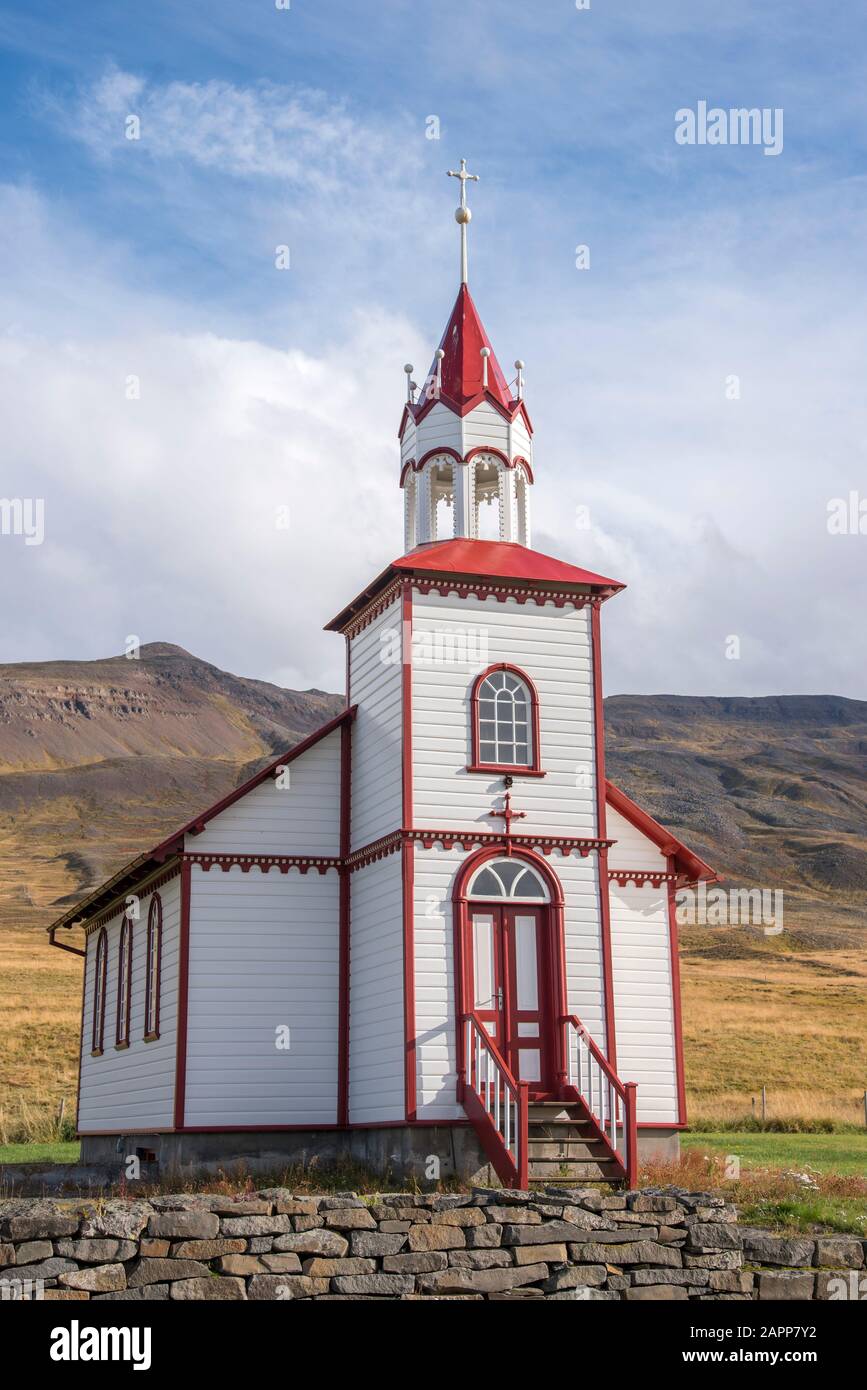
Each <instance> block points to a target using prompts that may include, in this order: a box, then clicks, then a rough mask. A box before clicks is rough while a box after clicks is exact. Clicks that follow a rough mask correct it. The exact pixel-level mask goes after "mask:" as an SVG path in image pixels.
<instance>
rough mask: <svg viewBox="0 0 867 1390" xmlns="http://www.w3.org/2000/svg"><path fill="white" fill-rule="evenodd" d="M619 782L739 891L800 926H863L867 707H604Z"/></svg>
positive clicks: (745, 702)
mask: <svg viewBox="0 0 867 1390" xmlns="http://www.w3.org/2000/svg"><path fill="white" fill-rule="evenodd" d="M605 717H606V728H607V760H608V771H609V775H610V776H611V777H612V778H613V780H615V781H617V782H619V783H620V784H621V785H622V786H623V788H624V790H625V791H627V792H628V793H629V794H630V795H631V796H634V797H635V799H636V800H637V801H640V802H641V804H642V805H643V806H646V807H647V809H648V810H649V811H650V812H651V814H652V815H654V816H656V817H657V819H659V820H661V821H662V822H663V823H664V824H665V825H667V826H668V827H669V828H670V829H672V830H674V831H675V832H676V833H677V834H679V835H681V837H682V838H683V839H685V840H687V841H688V842H689V844H690V846H691V847H692V848H693V849H695V850H696V851H697V852H698V853H699V854H701V855H702V856H703V857H705V858H707V860H708V861H709V862H710V863H711V864H712V865H714V867H715V868H717V869H718V870H719V871H720V872H722V873H723V874H724V875H725V877H726V879H727V880H730V881H731V882H732V883H733V884H736V885H737V884H743V885H744V886H750V887H762V888H770V889H782V890H783V891H784V893H785V911H786V915H787V917H788V918H789V920H790V921H791V920H793V919H794V920H795V921H797V922H798V923H799V924H804V925H806V923H807V922H808V920H809V922H810V923H811V924H812V926H814V927H815V928H817V929H818V930H820V931H828V930H829V929H831V928H834V927H846V926H856V927H857V926H863V924H864V913H865V909H867V702H865V701H862V700H846V699H842V698H840V697H838V696H833V695H786V696H772V697H766V698H762V699H731V698H725V699H721V698H720V699H718V698H710V697H686V696H677V695H617V696H614V697H613V698H611V699H609V700H606V702H605Z"/></svg>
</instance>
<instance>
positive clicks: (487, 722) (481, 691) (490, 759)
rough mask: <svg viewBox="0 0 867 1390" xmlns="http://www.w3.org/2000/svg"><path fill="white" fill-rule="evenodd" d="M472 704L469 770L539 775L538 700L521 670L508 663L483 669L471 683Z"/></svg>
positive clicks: (531, 685)
mask: <svg viewBox="0 0 867 1390" xmlns="http://www.w3.org/2000/svg"><path fill="white" fill-rule="evenodd" d="M471 706H472V709H471V717H472V762H471V764H470V767H469V771H470V772H523V773H530V774H536V775H538V776H541V775H542V773H541V769H540V766H539V708H538V701H537V699H536V691H535V689H534V687H533V684H532V682H531V681H530V680H529V679H528V678H527V676H525V675H524V673H523V672H522V671H518V670H517V669H516V668H514V667H511V666H494V667H491V668H490V669H489V670H487V671H484V672H483V673H482V674H481V675H480V676H479V677H478V678H477V680H476V683H475V685H474V686H473V692H472V696H471Z"/></svg>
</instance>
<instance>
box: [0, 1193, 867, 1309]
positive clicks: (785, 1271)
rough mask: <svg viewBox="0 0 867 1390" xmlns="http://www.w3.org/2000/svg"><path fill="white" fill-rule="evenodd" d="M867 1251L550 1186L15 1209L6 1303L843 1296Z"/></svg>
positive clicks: (7, 1234)
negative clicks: (520, 1189)
mask: <svg viewBox="0 0 867 1390" xmlns="http://www.w3.org/2000/svg"><path fill="white" fill-rule="evenodd" d="M865 1244H867V1242H864V1241H862V1240H860V1239H856V1238H855V1237H849V1236H815V1237H814V1236H809V1237H807V1236H779V1235H774V1234H771V1233H770V1232H768V1231H760V1230H755V1229H752V1228H745V1227H742V1226H740V1225H739V1224H738V1221H737V1214H736V1211H735V1209H734V1207H733V1206H731V1205H730V1204H728V1203H727V1202H726V1201H725V1200H724V1199H723V1198H722V1197H719V1196H716V1195H713V1194H711V1193H685V1192H680V1191H671V1190H668V1191H665V1192H649V1191H644V1192H627V1193H614V1192H609V1191H599V1190H597V1189H587V1188H564V1187H551V1188H547V1189H544V1190H542V1191H535V1192H509V1191H500V1190H492V1189H476V1190H474V1191H472V1192H470V1193H464V1194H457V1193H454V1194H452V1193H449V1194H441V1195H428V1194H419V1193H388V1194H381V1195H377V1196H373V1197H364V1198H361V1197H359V1196H358V1195H357V1194H356V1193H354V1192H346V1193H333V1194H330V1195H328V1196H322V1197H311V1196H307V1195H306V1194H305V1195H295V1194H293V1193H292V1192H290V1191H288V1190H285V1189H283V1188H269V1189H266V1190H263V1191H261V1192H257V1193H255V1194H254V1195H250V1196H244V1197H239V1198H232V1197H215V1196H212V1195H204V1194H203V1195H198V1194H194V1195H177V1196H164V1197H152V1198H150V1199H149V1200H147V1201H144V1200H127V1201H123V1200H110V1201H100V1202H81V1201H73V1200H63V1199H58V1200H52V1201H45V1200H41V1199H31V1198H18V1199H10V1200H7V1201H2V1202H0V1296H2V1297H3V1298H6V1299H27V1298H44V1299H47V1300H48V1299H54V1300H81V1301H85V1300H90V1299H94V1300H97V1299H116V1300H121V1299H123V1300H153V1299H169V1298H171V1299H182V1300H183V1299H233V1300H237V1299H296V1298H302V1299H303V1298H313V1299H335V1300H337V1299H359V1298H398V1299H427V1298H447V1299H455V1298H460V1299H519V1298H520V1299H525V1298H546V1299H554V1300H563V1299H588V1300H589V1299H609V1300H614V1299H624V1300H647V1299H698V1300H705V1299H741V1300H746V1299H757V1298H758V1299H780V1298H784V1299H813V1298H817V1299H828V1298H857V1297H859V1296H860V1297H862V1298H863V1297H865V1296H867V1274H865V1273H864V1266H865Z"/></svg>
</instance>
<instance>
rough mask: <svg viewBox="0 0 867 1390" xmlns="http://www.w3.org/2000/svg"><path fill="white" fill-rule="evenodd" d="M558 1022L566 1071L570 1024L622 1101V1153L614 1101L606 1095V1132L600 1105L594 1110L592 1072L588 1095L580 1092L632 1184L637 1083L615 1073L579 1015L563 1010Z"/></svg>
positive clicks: (635, 1162) (635, 1166) (634, 1179)
mask: <svg viewBox="0 0 867 1390" xmlns="http://www.w3.org/2000/svg"><path fill="white" fill-rule="evenodd" d="M560 1023H561V1026H562V1029H563V1060H564V1062H565V1063H566V1069H567V1073H568V1070H569V1067H570V1048H569V1037H568V1031H567V1030H568V1028H569V1027H572V1028H574V1029H575V1031H576V1032H577V1033H578V1036H579V1038H580V1039H581V1041H582V1042H583V1043H584V1045H585V1046H586V1048H587V1051H588V1052H589V1053H590V1056H591V1057H592V1058H593V1060H594V1062H596V1064H597V1066H598V1067H599V1069H600V1071H601V1072H602V1073H603V1075H604V1076H605V1078H606V1079H607V1081H608V1084H609V1085H610V1087H611V1089H612V1091H613V1092H614V1093H615V1095H616V1096H617V1097H618V1098H619V1100H620V1101H621V1104H622V1109H623V1113H622V1117H621V1119H620V1121H619V1125H620V1130H621V1133H622V1136H623V1138H622V1146H623V1152H622V1153H620V1152H619V1150H618V1148H617V1143H616V1135H617V1127H618V1120H617V1116H616V1108H617V1107H616V1102H614V1101H611V1100H610V1098H609V1115H608V1124H609V1126H610V1128H611V1133H610V1134H608V1133H606V1130H605V1124H606V1118H605V1113H604V1108H603V1109H602V1113H601V1114H600V1115H598V1116H597V1115H596V1114H595V1113H594V1111H593V1107H592V1084H593V1083H592V1076H591V1078H590V1091H591V1094H590V1095H588V1096H583V1095H582V1097H581V1099H582V1100H583V1101H584V1104H585V1105H586V1106H587V1109H588V1111H589V1112H590V1115H591V1117H592V1118H593V1121H594V1123H595V1124H596V1126H597V1129H598V1130H599V1133H600V1135H601V1137H602V1138H603V1139H604V1140H605V1142H606V1144H607V1145H608V1147H609V1148H610V1149H611V1151H612V1152H613V1153H614V1155H615V1156H616V1157H617V1158H618V1159H619V1160H620V1162H621V1163H622V1165H623V1171H624V1176H625V1178H626V1182H627V1185H628V1186H629V1187H635V1186H636V1185H637V1182H638V1118H637V1115H638V1086H637V1084H636V1083H635V1082H634V1081H626V1082H623V1081H621V1080H620V1077H619V1076H618V1075H617V1073H616V1072H615V1070H614V1068H613V1067H612V1065H611V1063H610V1062H609V1061H608V1058H607V1057H606V1056H605V1054H604V1053H603V1052H602V1051H601V1049H600V1048H599V1047H598V1046H597V1044H596V1043H595V1042H594V1041H593V1039H592V1038H591V1036H590V1034H589V1033H588V1031H587V1029H586V1028H585V1027H584V1024H583V1023H582V1022H581V1020H580V1018H578V1017H577V1016H576V1015H575V1014H564V1015H563V1017H562V1018H561V1020H560ZM579 1061H580V1058H579ZM579 1094H580V1092H579Z"/></svg>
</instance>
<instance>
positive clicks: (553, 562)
mask: <svg viewBox="0 0 867 1390" xmlns="http://www.w3.org/2000/svg"><path fill="white" fill-rule="evenodd" d="M442 574H446V575H453V576H454V578H455V580H456V581H457V580H458V579H461V580H464V581H469V582H470V583H472V582H473V581H474V580H478V581H479V582H480V583H484V582H485V581H490V582H495V583H496V582H497V581H500V580H509V581H512V582H513V583H517V584H522V583H525V584H527V586H528V587H530V586H533V585H537V586H538V585H541V586H543V587H546V586H550V587H551V588H552V590H554V589H556V590H557V591H559V592H562V591H563V590H567V591H568V590H570V589H571V590H574V591H575V593H576V594H580V593H585V592H586V591H587V589H591V590H594V591H595V592H596V594H597V595H599V596H601V597H603V598H609V597H611V596H612V595H613V594H616V593H619V592H620V591H621V590H622V589H624V588H625V587H626V586H625V585H624V584H621V583H620V582H619V581H618V580H616V579H607V578H606V577H605V576H604V575H601V574H595V573H594V572H593V571H592V570H585V569H580V568H579V567H578V566H577V565H570V564H568V563H567V562H566V561H565V560H557V559H555V558H554V557H553V556H552V555H544V554H542V552H541V551H538V550H530V549H528V547H527V546H524V545H518V544H517V542H514V541H479V540H469V539H467V538H461V537H459V538H457V539H455V540H448V541H435V542H433V543H432V544H431V543H427V544H423V545H420V546H417V547H416V549H415V550H411V551H410V552H409V554H408V555H402V556H400V558H399V559H397V560H393V561H392V562H391V564H390V565H388V566H387V567H386V568H385V569H384V570H383V571H382V572H381V574H379V575H377V577H376V579H375V580H374V581H373V583H372V584H369V585H368V586H367V587H366V588H365V589H363V590H362V591H361V593H360V594H358V595H357V596H356V598H354V599H353V600H352V602H351V603H348V604H347V605H346V607H345V608H343V609H341V611H340V612H339V613H338V614H337V615H336V616H335V617H334V618H332V619H331V621H330V622H329V623H326V625H325V630H326V631H327V632H340V631H342V629H343V628H344V627H345V626H346V624H347V623H348V622H349V621H350V619H351V618H353V617H354V616H355V614H356V613H358V612H359V611H360V610H361V609H362V608H364V606H365V605H366V604H367V603H368V602H369V601H370V600H371V599H372V598H375V597H376V595H377V594H378V593H381V591H382V590H383V589H384V588H385V587H386V585H387V583H388V581H389V580H390V579H392V578H395V579H396V578H399V577H400V576H401V575H405V576H406V577H407V578H409V577H412V576H416V575H417V576H419V577H422V576H424V577H426V578H436V576H437V575H442Z"/></svg>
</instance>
